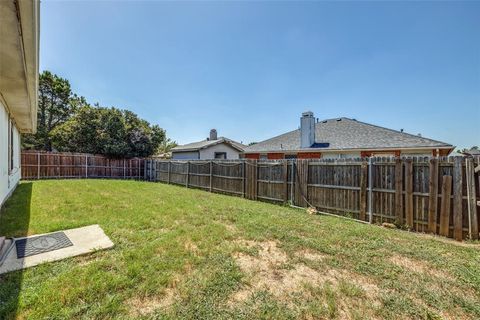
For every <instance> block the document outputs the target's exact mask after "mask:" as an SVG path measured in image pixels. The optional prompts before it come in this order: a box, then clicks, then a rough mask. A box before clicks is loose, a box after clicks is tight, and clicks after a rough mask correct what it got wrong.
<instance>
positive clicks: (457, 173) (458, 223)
mask: <svg viewBox="0 0 480 320" xmlns="http://www.w3.org/2000/svg"><path fill="white" fill-rule="evenodd" d="M462 162H463V159H462V157H455V160H454V164H453V238H454V239H455V240H458V241H462V238H463V230H462V229H463V215H462V207H463V206H462V201H463V199H462V198H463V194H462V193H463V190H462V189H463V188H462V187H463V179H462V165H463V163H462Z"/></svg>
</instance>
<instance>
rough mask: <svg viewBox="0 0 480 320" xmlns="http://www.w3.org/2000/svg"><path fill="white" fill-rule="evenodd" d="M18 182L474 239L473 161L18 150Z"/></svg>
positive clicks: (478, 167) (479, 185)
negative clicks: (231, 202) (239, 201)
mask: <svg viewBox="0 0 480 320" xmlns="http://www.w3.org/2000/svg"><path fill="white" fill-rule="evenodd" d="M22 178H23V179H55V178H115V179H141V180H147V181H152V182H156V181H158V182H165V183H170V184H177V185H182V186H185V187H188V188H199V189H203V190H207V191H210V192H218V193H224V194H230V195H235V196H241V197H245V198H247V199H251V200H262V201H268V202H275V203H290V204H292V205H294V206H299V207H307V206H314V207H316V208H317V209H319V210H321V211H325V212H329V213H333V214H337V215H342V216H347V217H349V218H353V219H356V220H361V221H367V222H371V223H383V222H389V223H395V224H397V225H399V226H403V227H406V228H408V229H410V230H413V231H418V232H428V233H434V234H440V235H443V236H446V237H451V238H455V239H457V240H462V239H466V238H471V239H479V229H480V217H479V216H480V201H479V200H480V157H477V158H463V157H449V158H447V157H441V158H413V159H400V158H369V159H354V160H352V159H348V160H336V161H334V160H322V159H315V160H313V159H311V160H213V161H205V160H193V161H175V160H172V161H165V160H154V159H129V160H124V159H108V158H106V157H103V156H98V155H89V154H77V153H68V154H67V153H42V152H31V151H24V152H22Z"/></svg>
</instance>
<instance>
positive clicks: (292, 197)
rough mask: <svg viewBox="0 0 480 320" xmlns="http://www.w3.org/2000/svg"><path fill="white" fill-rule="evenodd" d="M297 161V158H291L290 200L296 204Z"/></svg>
mask: <svg viewBox="0 0 480 320" xmlns="http://www.w3.org/2000/svg"><path fill="white" fill-rule="evenodd" d="M295 161H296V160H291V164H292V165H291V166H290V182H291V183H290V201H291V203H292V205H295V199H294V196H295V195H294V192H295V168H294V167H295Z"/></svg>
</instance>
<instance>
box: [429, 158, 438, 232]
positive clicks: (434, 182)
mask: <svg viewBox="0 0 480 320" xmlns="http://www.w3.org/2000/svg"><path fill="white" fill-rule="evenodd" d="M429 172H430V174H429V176H430V181H429V183H428V188H429V198H428V231H429V232H431V233H437V203H438V161H437V159H435V158H432V159H430V166H429Z"/></svg>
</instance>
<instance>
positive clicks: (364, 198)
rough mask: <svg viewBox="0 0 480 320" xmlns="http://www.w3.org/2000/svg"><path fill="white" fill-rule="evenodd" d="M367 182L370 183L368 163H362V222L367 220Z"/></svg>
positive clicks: (360, 216)
mask: <svg viewBox="0 0 480 320" xmlns="http://www.w3.org/2000/svg"><path fill="white" fill-rule="evenodd" d="M367 181H368V163H367V162H365V161H362V165H361V168H360V215H359V218H360V220H362V221H365V219H366V212H367Z"/></svg>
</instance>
